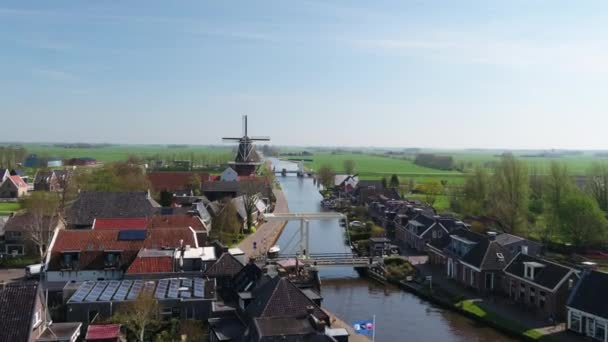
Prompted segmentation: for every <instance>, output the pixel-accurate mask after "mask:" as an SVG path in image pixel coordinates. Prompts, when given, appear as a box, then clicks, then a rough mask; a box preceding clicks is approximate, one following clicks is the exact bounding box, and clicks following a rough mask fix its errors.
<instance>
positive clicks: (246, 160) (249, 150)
mask: <svg viewBox="0 0 608 342" xmlns="http://www.w3.org/2000/svg"><path fill="white" fill-rule="evenodd" d="M222 140H223V141H224V142H238V143H239V147H238V150H237V152H236V158H235V159H234V162H231V163H229V164H230V167H232V168H233V169H234V170H235V171H236V172H237V173H238V175H239V176H250V175H252V174H254V173H255V170H256V169H257V167H258V165H260V157H259V156H258V153H257V152H256V150H255V146H254V144H253V143H254V142H255V141H270V137H250V136H249V135H248V132H247V115H243V136H242V137H240V138H231V137H225V138H222Z"/></svg>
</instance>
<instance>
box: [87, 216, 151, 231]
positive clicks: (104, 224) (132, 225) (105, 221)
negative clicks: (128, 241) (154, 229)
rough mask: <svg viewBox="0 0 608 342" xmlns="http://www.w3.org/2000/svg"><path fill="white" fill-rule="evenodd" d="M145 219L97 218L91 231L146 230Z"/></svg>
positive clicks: (146, 222)
mask: <svg viewBox="0 0 608 342" xmlns="http://www.w3.org/2000/svg"><path fill="white" fill-rule="evenodd" d="M147 224H148V220H147V219H146V218H97V219H95V222H94V223H93V229H146V226H147Z"/></svg>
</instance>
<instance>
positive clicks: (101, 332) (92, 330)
mask: <svg viewBox="0 0 608 342" xmlns="http://www.w3.org/2000/svg"><path fill="white" fill-rule="evenodd" d="M119 336H120V324H103V325H89V329H88V330H87V336H86V340H87V341H95V340H106V339H115V338H118V337H119Z"/></svg>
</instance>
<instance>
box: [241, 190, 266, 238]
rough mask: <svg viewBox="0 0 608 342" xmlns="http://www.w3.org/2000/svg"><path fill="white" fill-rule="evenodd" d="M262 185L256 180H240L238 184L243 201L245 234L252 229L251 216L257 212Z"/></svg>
mask: <svg viewBox="0 0 608 342" xmlns="http://www.w3.org/2000/svg"><path fill="white" fill-rule="evenodd" d="M261 186H263V184H261V183H260V181H257V180H242V181H240V182H239V188H240V190H241V194H242V199H243V208H244V209H245V215H246V220H245V221H246V225H247V232H251V228H252V227H253V221H254V219H253V215H254V214H255V212H256V211H257V203H258V201H259V200H260V192H259V189H260V187H261Z"/></svg>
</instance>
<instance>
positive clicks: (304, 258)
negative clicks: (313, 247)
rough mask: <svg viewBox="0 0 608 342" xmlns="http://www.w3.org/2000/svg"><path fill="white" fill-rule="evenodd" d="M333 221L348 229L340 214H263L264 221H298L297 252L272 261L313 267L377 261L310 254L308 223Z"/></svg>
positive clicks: (344, 254) (345, 254)
mask: <svg viewBox="0 0 608 342" xmlns="http://www.w3.org/2000/svg"><path fill="white" fill-rule="evenodd" d="M335 219H344V220H345V221H346V227H348V218H347V217H346V216H345V215H344V214H341V213H284V214H264V220H266V221H300V229H299V230H298V231H296V234H297V233H298V232H299V236H300V239H299V250H298V252H297V253H296V254H293V255H285V254H281V255H279V256H278V257H277V258H273V260H285V259H298V260H299V261H300V262H301V263H303V264H309V265H315V266H331V265H335V266H338V265H345V266H349V265H350V266H367V265H370V264H371V263H373V262H374V261H377V260H376V259H377V258H369V257H359V256H357V255H355V254H353V253H321V254H310V221H311V220H335ZM296 234H294V236H293V237H292V238H291V239H290V240H289V242H288V243H287V244H288V245H289V244H291V242H292V241H293V238H295V236H296ZM346 235H347V236H348V243H349V245H350V236H349V235H348V234H346Z"/></svg>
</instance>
